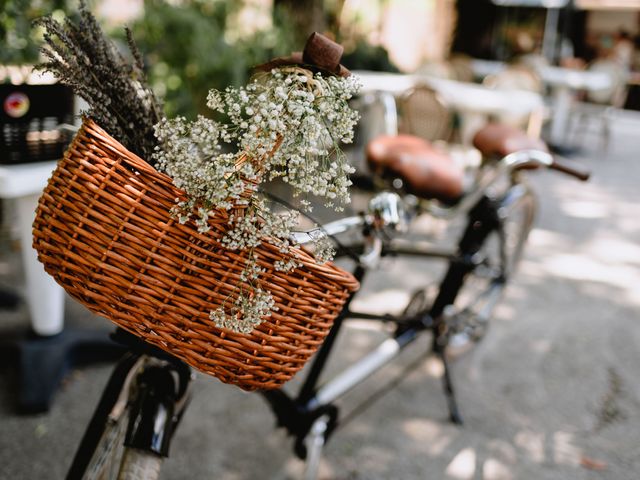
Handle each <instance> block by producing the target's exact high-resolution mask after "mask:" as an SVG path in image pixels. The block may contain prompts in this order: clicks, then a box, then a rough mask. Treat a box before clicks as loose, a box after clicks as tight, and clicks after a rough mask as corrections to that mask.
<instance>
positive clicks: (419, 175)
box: [366, 135, 463, 202]
mask: <svg viewBox="0 0 640 480" xmlns="http://www.w3.org/2000/svg"><path fill="white" fill-rule="evenodd" d="M366 154H367V162H368V163H369V166H370V167H371V169H372V170H373V171H374V172H376V173H377V174H379V175H381V176H383V177H389V176H391V177H397V178H400V179H401V180H402V181H403V183H404V188H405V189H406V190H407V191H408V192H409V193H412V194H413V195H417V196H419V197H422V198H427V199H429V198H437V199H439V200H443V201H447V202H451V201H455V200H457V199H458V198H459V197H460V196H461V195H462V193H463V172H462V170H461V169H460V168H459V167H458V166H456V165H455V163H454V162H453V160H452V159H451V158H450V157H449V156H448V155H447V154H446V153H444V152H441V151H439V150H436V149H435V148H434V147H433V146H432V145H431V144H430V143H429V142H427V141H426V140H423V139H422V138H420V137H415V136H413V135H382V136H379V137H377V138H375V139H373V140H372V141H371V142H369V144H368V145H367V152H366Z"/></svg>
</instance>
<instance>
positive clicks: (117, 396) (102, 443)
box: [67, 353, 147, 480]
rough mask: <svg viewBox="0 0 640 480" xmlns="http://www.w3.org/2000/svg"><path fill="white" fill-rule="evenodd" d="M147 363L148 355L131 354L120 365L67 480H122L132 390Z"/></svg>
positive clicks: (104, 393) (108, 386) (80, 447)
mask: <svg viewBox="0 0 640 480" xmlns="http://www.w3.org/2000/svg"><path fill="white" fill-rule="evenodd" d="M146 361H147V359H146V358H145V357H144V356H140V355H135V354H131V353H128V354H126V355H125V356H124V357H123V358H122V360H121V361H120V362H119V363H118V365H117V366H116V368H115V369H114V371H113V373H112V375H111V378H110V379H109V382H108V383H107V386H106V388H105V390H104V392H103V394H102V397H101V399H100V402H99V404H98V406H97V408H96V410H95V412H94V414H93V416H92V418H91V421H90V423H89V425H88V427H87V430H86V432H85V434H84V436H83V438H82V441H81V442H80V445H79V447H78V450H77V451H76V455H75V457H74V460H73V463H72V465H71V468H70V469H69V472H68V474H67V479H78V478H80V479H86V480H116V479H118V475H119V472H120V464H121V463H122V458H123V455H124V452H125V448H124V438H125V434H126V431H127V425H128V423H129V417H130V413H131V401H130V400H131V398H132V393H133V392H132V389H134V388H135V387H134V385H135V379H136V376H137V375H138V374H139V372H140V370H141V369H142V368H143V367H144V364H145V363H146Z"/></svg>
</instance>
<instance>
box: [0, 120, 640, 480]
mask: <svg viewBox="0 0 640 480" xmlns="http://www.w3.org/2000/svg"><path fill="white" fill-rule="evenodd" d="M638 131H640V121H633V120H631V119H620V120H618V121H617V122H616V125H615V128H614V132H613V139H612V142H611V145H610V148H609V150H608V152H607V153H606V154H605V153H602V152H600V151H598V150H597V145H595V143H596V142H595V141H594V142H593V143H594V144H593V145H591V144H590V143H588V142H587V144H586V145H583V149H584V153H583V154H581V155H580V156H579V157H578V158H579V160H580V161H581V162H582V163H584V164H585V165H587V166H589V167H590V168H592V169H593V179H592V181H591V182H589V183H588V184H580V183H578V182H576V181H574V180H572V179H570V178H566V177H563V176H560V175H557V174H553V173H549V172H537V173H535V174H533V175H531V176H530V177H531V180H532V183H533V184H534V186H535V189H536V191H537V193H538V196H539V207H540V209H539V216H538V219H537V222H536V228H535V230H534V231H533V232H532V235H531V237H530V243H529V246H528V249H527V251H526V254H525V258H524V260H523V262H522V264H521V268H520V270H519V272H518V276H517V278H516V279H515V280H514V282H513V284H512V285H511V286H510V289H509V290H508V293H507V296H506V298H505V300H504V302H503V303H502V304H501V305H500V308H499V309H498V311H497V313H496V317H495V319H494V321H493V323H492V326H491V329H490V331H489V333H488V335H487V337H486V338H485V340H484V341H483V342H482V343H481V344H480V345H479V346H478V347H477V348H476V349H475V350H473V351H472V352H470V353H468V354H467V355H465V356H464V357H462V358H460V359H458V361H456V363H455V364H454V367H453V368H454V375H455V381H456V386H457V390H458V396H459V402H460V405H461V408H462V411H463V415H464V417H465V424H464V426H463V427H458V426H454V425H451V424H450V423H448V422H447V415H446V407H445V403H444V398H443V395H442V393H441V389H440V380H439V377H438V364H437V363H436V362H434V361H432V360H429V359H428V358H426V359H425V357H424V354H425V352H426V349H427V345H428V342H426V341H425V342H419V343H417V344H416V345H414V346H412V347H411V349H409V350H408V351H406V352H405V353H403V355H402V357H401V358H400V359H399V360H398V362H397V363H395V364H394V365H392V366H390V367H388V368H385V369H384V370H383V371H381V372H380V373H379V374H377V375H376V376H375V377H374V378H373V379H371V380H370V381H368V382H366V383H365V384H364V385H363V386H362V387H361V388H360V389H358V391H357V392H354V393H353V394H351V395H349V396H348V397H346V398H345V399H344V401H341V403H340V407H341V411H343V412H344V413H345V414H346V415H347V416H349V412H350V411H351V410H352V409H353V408H355V406H356V405H358V404H359V403H361V402H362V401H364V400H366V399H368V398H369V397H371V396H372V395H373V394H374V392H376V391H377V390H378V389H379V388H380V387H381V386H382V385H383V384H385V382H388V381H391V380H393V379H394V378H395V377H397V376H398V375H399V374H402V373H403V372H405V370H407V367H408V366H410V365H413V364H417V367H416V368H414V369H413V370H411V372H410V373H405V374H404V375H405V376H404V378H403V380H402V381H401V382H400V383H399V384H398V385H397V386H396V388H394V389H392V390H391V391H390V392H388V393H387V394H386V395H384V396H382V397H381V398H379V399H378V400H377V401H376V402H374V403H373V404H372V405H371V406H370V407H369V408H367V409H366V410H365V411H363V412H362V413H361V414H360V415H358V416H355V417H350V420H349V421H348V422H346V423H345V424H344V426H343V427H342V428H341V429H339V430H338V431H337V432H336V434H335V435H334V436H333V437H332V438H331V439H330V441H329V444H328V446H327V448H326V450H325V454H324V458H323V462H322V465H321V478H324V479H333V480H346V479H351V480H355V479H357V480H365V479H367V480H380V479H401V480H423V479H426V478H428V479H462V480H465V479H475V480H478V479H484V480H502V479H505V480H506V479H535V480H560V479H562V480H568V479H585V480H591V479H610V480H634V479H637V478H639V475H640V473H638V472H640V376H639V375H638V374H637V372H638V365H640V349H638V345H640V328H639V326H638V323H637V322H638V313H639V307H640V270H639V269H638V267H639V264H640V247H639V246H638V245H640V216H639V215H638V210H637V205H638V204H639V202H640V189H638V179H640V163H639V162H638V161H637V160H638V158H637V152H638V148H639V147H640V142H639V141H638ZM426 267H427V266H426V264H425V265H423V264H422V263H420V262H411V263H409V262H407V263H400V262H397V263H395V264H393V265H390V264H386V265H384V266H383V268H382V269H381V271H380V272H379V273H378V274H377V276H376V278H374V280H373V281H372V282H370V283H369V284H366V285H365V288H366V290H365V291H364V292H363V295H362V297H361V299H362V300H361V301H362V303H363V304H365V305H367V306H368V308H372V309H384V310H389V309H394V308H398V306H401V305H402V303H403V302H404V301H406V298H407V293H406V291H407V288H410V287H411V286H415V285H422V284H426V277H425V276H424V272H425V271H426ZM432 274H433V273H432ZM19 278H20V272H19V269H18V264H17V260H16V255H15V252H14V251H13V247H12V245H11V244H10V243H9V242H6V241H5V242H4V243H3V246H2V254H1V256H0V284H4V285H8V284H10V285H19V284H20V281H19ZM17 288H20V287H19V286H18V287H17ZM374 294H375V295H374ZM0 318H1V319H2V321H1V322H0V335H2V332H8V331H9V330H12V329H16V328H26V327H27V325H28V317H27V312H26V310H25V308H24V306H23V307H22V308H20V309H19V310H18V311H16V312H8V311H2V312H0ZM67 322H68V324H69V325H74V326H79V327H93V326H96V325H100V326H103V327H104V328H105V329H108V328H109V326H108V324H107V322H105V321H103V320H101V319H97V318H94V317H92V316H91V315H90V314H88V313H86V312H85V311H84V309H83V308H82V307H80V306H78V305H76V304H74V303H73V302H72V301H71V300H69V301H68V303H67ZM382 336H383V332H381V331H380V330H378V329H375V328H371V327H368V326H367V325H365V324H362V323H354V325H353V326H352V327H350V328H349V329H348V331H347V332H345V335H344V336H343V337H342V338H340V342H339V345H338V351H339V353H338V357H339V358H336V359H334V362H333V363H332V364H331V367H330V368H331V369H332V370H334V371H337V370H339V369H340V368H342V366H343V365H344V363H345V361H346V360H348V359H350V358H355V357H356V356H357V355H359V354H360V353H361V352H363V351H365V350H366V349H367V348H368V347H370V346H372V345H375V342H376V341H377V340H378V338H382ZM416 360H418V361H416ZM414 366H415V365H414ZM109 370H110V366H108V365H100V366H91V367H85V368H82V369H79V370H74V371H73V372H72V373H71V374H70V375H69V376H68V377H67V378H66V380H65V381H64V383H63V385H62V387H61V389H60V390H59V392H58V393H57V396H56V398H55V403H54V405H53V407H52V409H51V411H50V412H48V413H46V414H41V415H31V416H23V415H17V414H16V413H15V392H16V376H15V365H14V364H12V363H8V362H3V364H2V368H1V369H0V425H1V428H0V478H2V479H12V480H20V479H28V480H31V479H57V478H63V477H64V472H65V471H66V468H67V467H68V464H69V462H70V460H71V457H72V455H73V452H74V449H75V446H76V445H77V443H78V441H79V439H80V436H81V435H82V432H83V428H84V425H85V424H86V422H87V420H88V418H89V416H90V415H91V412H92V409H93V406H94V405H95V403H96V401H97V399H98V397H99V394H100V391H101V388H102V387H103V385H104V383H105V381H106V379H107V376H108V374H109ZM294 383H295V380H294ZM301 471H302V465H301V463H300V462H299V461H298V460H296V459H295V458H294V457H293V456H292V451H291V440H290V439H289V438H287V437H286V435H285V434H284V433H283V432H282V431H277V430H275V429H274V419H273V417H272V416H271V414H270V412H269V410H268V408H267V406H266V404H265V403H264V401H263V400H262V399H261V398H260V397H259V396H257V395H254V394H249V393H245V392H242V391H240V390H239V389H236V388H234V387H229V386H226V385H223V384H221V383H220V382H218V381H216V380H214V379H210V378H205V377H204V376H199V377H198V378H197V381H196V382H195V397H194V400H193V402H192V404H191V406H190V407H189V410H188V412H187V413H186V415H185V417H184V420H183V424H182V425H181V426H180V429H179V431H178V434H177V436H176V438H175V440H174V445H173V448H172V455H171V457H170V458H169V459H168V460H166V462H165V468H164V469H163V474H162V478H164V479H175V480H179V479H187V478H188V479H193V478H202V479H205V478H206V479H223V480H242V479H247V480H252V479H289V478H299V475H300V472H301Z"/></svg>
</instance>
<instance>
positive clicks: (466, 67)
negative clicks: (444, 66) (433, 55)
mask: <svg viewBox="0 0 640 480" xmlns="http://www.w3.org/2000/svg"><path fill="white" fill-rule="evenodd" d="M449 69H450V71H451V73H452V77H453V79H454V80H458V81H459V82H473V79H474V77H475V75H474V73H473V66H472V64H471V57H469V56H467V55H462V54H455V55H452V56H451V58H450V59H449Z"/></svg>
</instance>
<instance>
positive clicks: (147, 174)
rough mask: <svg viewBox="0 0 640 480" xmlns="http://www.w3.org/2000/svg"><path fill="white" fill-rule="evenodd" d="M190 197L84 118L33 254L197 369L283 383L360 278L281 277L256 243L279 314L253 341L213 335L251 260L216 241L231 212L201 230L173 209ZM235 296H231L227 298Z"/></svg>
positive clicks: (41, 212)
mask: <svg viewBox="0 0 640 480" xmlns="http://www.w3.org/2000/svg"><path fill="white" fill-rule="evenodd" d="M178 197H180V198H184V192H183V191H181V190H178V189H177V188H175V187H174V186H173V184H172V182H171V179H170V178H169V177H168V176H167V175H164V174H162V173H159V172H158V171H157V170H155V169H154V168H153V167H151V166H150V165H149V164H148V163H146V162H144V161H143V160H142V159H141V158H139V157H137V156H136V155H134V154H132V153H131V152H129V151H128V150H126V149H125V148H124V147H123V146H122V145H121V144H120V143H118V142H117V141H116V140H114V139H113V138H111V137H110V136H109V135H108V134H107V133H106V132H105V131H104V130H103V129H101V128H100V127H99V126H97V125H96V124H95V123H94V122H93V121H91V120H85V122H84V125H83V127H82V128H81V129H80V131H79V132H78V134H77V136H76V137H75V139H74V140H73V142H72V144H71V146H70V147H69V149H68V150H67V152H66V153H65V156H64V158H63V159H62V160H61V161H60V162H59V164H58V167H57V169H56V170H55V171H54V173H53V176H52V177H51V179H50V180H49V183H48V185H47V187H46V188H45V190H44V193H43V194H42V197H41V198H40V201H39V205H38V210H37V213H36V219H35V222H34V231H33V235H34V240H33V245H34V248H35V249H36V250H37V251H38V258H39V259H40V261H41V262H42V263H43V264H44V266H45V270H46V271H47V272H48V273H49V274H51V275H52V276H53V277H54V278H55V280H56V281H57V282H58V283H59V284H60V285H62V286H63V287H64V289H65V290H66V291H67V292H68V293H69V294H70V295H71V296H72V297H73V298H75V299H76V300H78V301H79V302H81V303H82V304H84V305H85V306H87V307H88V308H89V309H90V310H91V311H93V312H95V313H97V314H98V315H101V316H104V317H106V318H109V319H110V320H111V321H113V322H114V323H116V324H117V325H119V326H120V327H122V328H124V329H125V330H128V331H130V332H132V333H134V334H135V335H137V336H139V337H141V338H142V339H144V340H145V341H147V342H149V343H152V344H154V345H156V346H158V347H160V348H162V349H164V350H166V351H167V352H169V353H171V354H173V355H174V356H176V357H178V358H180V359H182V360H184V361H185V362H186V363H188V364H189V365H191V366H192V367H194V368H196V369H198V370H200V371H202V372H204V373H208V374H211V375H214V376H216V377H218V378H219V379H220V380H222V381H223V382H227V383H233V384H237V385H238V386H240V387H241V388H243V389H246V390H254V389H269V388H276V387H278V386H280V385H282V384H283V383H284V382H286V381H287V380H289V379H290V378H291V377H292V376H293V375H294V374H295V373H296V372H297V371H298V370H300V369H301V368H302V366H303V365H304V364H305V362H306V361H307V360H308V359H309V357H310V356H311V355H312V354H313V353H314V351H315V350H316V349H317V348H318V347H319V346H320V344H321V343H322V341H323V340H324V338H325V336H326V335H327V333H328V332H329V329H330V328H331V325H332V323H333V320H334V319H335V317H336V316H337V315H338V314H339V313H340V311H341V309H342V307H343V305H344V303H345V301H346V299H347V298H348V297H349V295H350V294H351V292H352V291H355V290H356V289H357V288H358V286H359V285H358V282H357V280H356V279H355V278H354V277H353V276H352V275H351V274H350V273H348V272H345V271H343V270H341V269H339V268H337V267H336V266H335V265H333V264H331V263H326V264H323V265H319V264H317V263H316V261H315V260H314V259H313V257H312V256H311V255H309V254H307V253H306V252H304V251H303V250H300V249H293V251H294V253H295V255H296V257H297V258H298V261H299V262H301V263H302V264H303V266H302V267H300V268H296V269H295V270H293V271H291V272H286V273H285V272H279V271H276V270H275V269H274V267H273V263H274V262H275V261H277V260H280V259H282V258H283V254H282V253H280V251H279V249H278V248H277V247H274V246H272V245H269V244H267V243H266V242H265V243H264V244H263V245H261V246H259V247H256V250H257V251H258V252H259V256H260V261H259V264H260V266H261V267H263V268H265V269H266V273H265V274H264V275H263V276H261V279H263V280H261V281H262V283H263V286H264V287H265V288H266V289H267V290H269V291H270V292H271V293H272V295H273V297H274V300H275V302H276V305H277V307H278V311H274V312H273V313H272V315H271V316H270V317H267V318H265V321H264V322H263V323H262V324H260V325H259V326H258V327H257V328H256V329H254V330H253V331H252V332H251V333H250V334H241V333H235V332H232V331H230V330H223V329H219V328H217V327H216V326H215V325H214V323H213V321H212V320H210V319H209V312H210V311H212V310H215V309H216V308H218V307H219V306H221V305H222V303H223V302H225V301H231V302H233V300H234V297H233V292H234V290H235V287H236V286H237V285H238V283H239V282H240V273H241V272H242V270H243V268H244V262H245V257H246V255H245V254H243V253H242V252H235V251H230V250H227V249H226V248H224V247H223V246H222V245H221V244H220V243H219V242H218V238H220V237H221V236H222V235H223V234H224V232H225V231H226V229H227V217H226V215H225V212H218V214H217V215H215V216H214V217H213V218H212V219H211V221H210V225H211V230H210V231H209V232H207V233H199V232H198V230H197V227H196V226H195V225H194V224H193V222H188V223H186V224H184V225H181V224H179V223H178V222H176V221H175V220H174V219H173V218H172V217H171V215H170V209H171V207H172V206H173V205H174V203H175V199H176V198H178ZM230 295H231V298H229V296H230Z"/></svg>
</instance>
